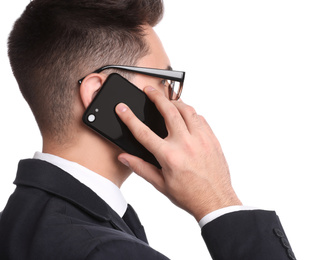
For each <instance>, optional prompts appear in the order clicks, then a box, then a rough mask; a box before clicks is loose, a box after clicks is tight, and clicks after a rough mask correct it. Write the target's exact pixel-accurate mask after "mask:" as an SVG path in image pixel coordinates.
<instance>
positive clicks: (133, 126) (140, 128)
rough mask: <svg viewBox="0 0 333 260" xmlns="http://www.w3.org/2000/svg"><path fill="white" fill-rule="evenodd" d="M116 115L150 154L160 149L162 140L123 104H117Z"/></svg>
mask: <svg viewBox="0 0 333 260" xmlns="http://www.w3.org/2000/svg"><path fill="white" fill-rule="evenodd" d="M116 112H117V115H118V116H119V117H120V119H121V120H122V121H123V122H124V123H125V124H126V126H127V127H128V128H129V130H130V131H131V133H132V134H133V136H134V137H135V139H136V140H138V141H139V142H140V143H141V144H142V145H143V146H144V147H146V148H147V150H148V151H150V152H151V153H153V154H154V153H155V152H156V151H158V150H159V149H160V147H161V146H162V143H163V142H164V140H163V139H162V138H160V137H159V136H158V135H156V134H155V133H154V132H153V131H151V130H150V128H149V127H148V126H146V125H145V124H144V123H142V122H141V121H140V120H139V119H138V118H137V117H136V116H135V115H134V113H133V112H132V111H131V109H130V108H129V107H128V106H127V105H125V104H122V103H121V104H118V105H117V107H116Z"/></svg>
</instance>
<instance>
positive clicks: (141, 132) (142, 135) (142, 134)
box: [135, 128, 149, 141]
mask: <svg viewBox="0 0 333 260" xmlns="http://www.w3.org/2000/svg"><path fill="white" fill-rule="evenodd" d="M148 136H149V132H148V129H146V128H139V129H137V130H136V133H135V137H136V139H138V140H139V141H140V140H147V139H148Z"/></svg>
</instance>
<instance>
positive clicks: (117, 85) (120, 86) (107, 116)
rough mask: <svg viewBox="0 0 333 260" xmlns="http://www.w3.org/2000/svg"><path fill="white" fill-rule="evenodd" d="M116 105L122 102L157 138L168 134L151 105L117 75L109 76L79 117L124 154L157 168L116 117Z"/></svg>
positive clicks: (149, 155) (134, 88)
mask: <svg viewBox="0 0 333 260" xmlns="http://www.w3.org/2000/svg"><path fill="white" fill-rule="evenodd" d="M119 103H125V104H126V105H127V106H129V108H130V109H131V110H132V111H133V113H134V114H135V115H136V116H137V117H138V118H139V119H140V120H141V121H142V122H143V123H144V124H146V125H147V126H148V127H149V128H150V129H151V130H152V131H153V132H155V133H156V134H157V135H159V136H160V137H161V138H163V139H164V138H165V137H167V135H168V131H167V129H166V126H165V122H164V119H163V117H162V115H161V114H160V112H159V111H158V110H157V108H156V106H155V104H154V103H153V102H152V101H150V99H149V98H148V96H147V95H146V94H145V93H144V92H143V91H141V90H140V89H139V88H138V87H136V86H135V85H133V84H132V83H131V82H129V81H128V80H127V79H125V78H123V77H122V76H120V75H119V74H117V73H113V74H111V75H110V76H109V77H108V78H107V79H106V81H105V83H104V84H103V86H102V87H101V89H100V90H99V92H98V93H97V95H96V97H95V98H94V99H93V101H92V102H91V104H90V105H89V107H88V108H87V110H86V111H85V113H84V115H83V118H82V119H83V122H84V123H85V124H86V125H87V126H89V127H90V128H91V129H93V130H94V131H96V132H97V133H99V134H100V135H102V136H103V137H105V138H107V139H108V140H110V141H111V142H113V143H115V144H116V145H118V146H119V147H120V148H122V149H123V150H124V151H125V152H127V153H129V154H132V155H135V156H138V157H140V158H142V159H143V160H145V161H147V162H149V163H151V164H153V165H155V166H156V167H158V168H161V166H160V164H159V163H158V161H157V160H156V158H155V157H154V156H153V154H152V153H150V152H149V151H148V150H147V149H146V148H145V147H144V146H143V145H142V144H140V143H139V142H138V141H137V140H136V139H135V137H134V136H133V134H132V133H131V131H130V130H129V129H128V128H127V126H126V125H125V124H124V123H123V122H122V121H121V120H120V118H119V117H118V115H117V114H116V111H115V108H116V106H117V105H118V104H119Z"/></svg>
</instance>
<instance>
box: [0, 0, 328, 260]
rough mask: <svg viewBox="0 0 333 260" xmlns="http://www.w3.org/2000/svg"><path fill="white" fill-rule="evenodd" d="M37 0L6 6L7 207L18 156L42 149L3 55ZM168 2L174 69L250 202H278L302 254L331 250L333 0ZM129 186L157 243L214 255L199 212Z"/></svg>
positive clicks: (0, 120) (166, 33)
mask: <svg viewBox="0 0 333 260" xmlns="http://www.w3.org/2000/svg"><path fill="white" fill-rule="evenodd" d="M28 2H29V1H28V0H25V1H23V0H15V1H6V3H5V4H3V5H2V8H1V15H0V19H1V22H0V29H1V32H0V55H1V57H0V61H1V62H0V66H1V70H0V71H1V73H0V77H1V81H0V82H1V84H0V89H1V102H0V113H1V115H0V124H1V127H0V153H1V154H0V160H1V161H0V162H1V163H0V209H2V208H3V207H4V206H5V204H6V201H7V199H8V197H9V195H10V194H11V193H12V191H13V190H14V185H13V184H12V182H13V180H14V178H15V175H16V167H17V163H18V161H19V160H20V159H21V158H28V157H31V156H32V155H33V153H34V152H35V151H37V150H39V151H40V150H41V138H40V134H39V131H38V128H37V126H36V123H35V122H34V119H33V117H32V114H31V112H30V110H29V108H28V106H27V105H26V103H25V102H24V100H23V98H22V97H21V95H20V92H19V89H18V87H17V84H16V82H15V79H14V78H13V76H12V73H11V69H10V66H9V62H8V59H7V54H6V52H7V48H6V41H7V36H8V33H9V32H10V29H11V27H12V24H13V22H14V21H15V19H16V18H18V17H19V15H20V14H21V12H22V11H23V9H24V7H25V5H26V4H28ZM165 2H166V3H165V5H166V12H165V18H164V20H163V21H162V23H161V24H160V25H159V26H158V27H157V28H156V30H157V32H158V33H159V35H160V37H161V39H162V41H163V42H164V46H165V48H166V50H167V52H168V54H169V57H170V59H171V61H172V66H173V67H174V69H176V70H184V71H186V72H187V75H186V80H185V87H184V92H183V100H184V101H185V102H187V103H189V104H191V105H193V106H194V107H195V108H196V109H197V111H198V112H199V113H200V114H202V115H204V116H205V117H206V119H207V120H208V122H209V123H210V125H211V127H212V128H213V130H214V132H215V133H216V135H217V136H218V138H219V140H220V142H221V145H222V148H223V150H224V152H225V155H226V158H227V160H228V163H229V166H230V170H231V174H232V180H233V185H234V188H235V189H236V191H237V193H238V195H239V197H240V198H241V200H242V202H243V203H244V204H245V205H250V206H257V207H260V208H263V209H273V210H276V211H277V213H278V215H279V216H280V219H281V221H282V224H283V226H284V228H285V231H286V233H287V235H288V237H289V240H290V243H291V245H292V247H293V250H294V252H295V254H296V256H297V257H298V259H303V260H305V259H309V260H313V259H330V258H331V257H332V253H331V246H332V245H331V244H332V233H333V228H332V219H333V214H332V206H331V204H332V198H333V192H332V187H331V186H332V178H331V176H330V175H331V174H332V173H333V160H332V157H333V137H332V133H333V124H332V115H333V102H332V87H333V73H332V71H333V15H332V14H333V4H332V1H322V0H312V1H308V0H302V1H300V0H297V1H295V0H288V1H286V0H280V1H267V0H266V1H258V0H255V1H248V0H247V1H242V0H239V1H221V0H206V1H198V0H192V1H179V0H166V1H165ZM122 189H123V192H124V194H125V197H126V198H127V200H128V201H129V202H130V203H131V204H132V205H133V206H134V207H135V209H136V210H137V211H138V213H139V215H140V217H141V220H142V222H143V223H144V224H145V227H146V231H147V233H148V238H149V240H150V244H151V245H152V247H154V248H156V249H157V250H159V251H161V252H163V253H164V254H166V255H167V256H169V257H170V258H171V259H210V257H209V254H208V252H207V250H206V247H205V244H204V242H203V240H202V238H201V235H200V228H199V227H198V225H197V223H196V222H195V220H194V219H193V218H192V217H191V216H189V215H188V214H187V213H185V212H183V211H182V210H180V209H178V208H176V207H175V206H173V205H172V204H171V202H169V201H168V200H167V199H166V198H164V197H163V196H162V195H160V194H159V193H158V192H156V191H155V190H154V189H153V188H152V187H151V186H150V185H149V184H146V183H145V182H144V181H143V180H141V179H140V178H138V177H136V176H134V175H133V176H132V177H131V178H130V179H129V180H128V182H127V183H126V184H124V186H123V188H122ZM151 207H153V208H152V209H151Z"/></svg>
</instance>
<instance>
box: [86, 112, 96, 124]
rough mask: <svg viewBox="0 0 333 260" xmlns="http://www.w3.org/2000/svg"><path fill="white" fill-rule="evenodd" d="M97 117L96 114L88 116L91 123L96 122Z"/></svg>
mask: <svg viewBox="0 0 333 260" xmlns="http://www.w3.org/2000/svg"><path fill="white" fill-rule="evenodd" d="M95 119H96V116H95V115H94V114H90V115H89V116H88V121H89V122H90V123H92V122H94V121H95Z"/></svg>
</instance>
